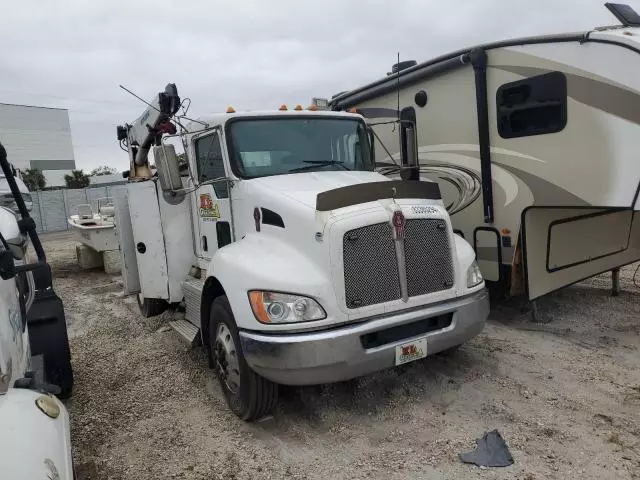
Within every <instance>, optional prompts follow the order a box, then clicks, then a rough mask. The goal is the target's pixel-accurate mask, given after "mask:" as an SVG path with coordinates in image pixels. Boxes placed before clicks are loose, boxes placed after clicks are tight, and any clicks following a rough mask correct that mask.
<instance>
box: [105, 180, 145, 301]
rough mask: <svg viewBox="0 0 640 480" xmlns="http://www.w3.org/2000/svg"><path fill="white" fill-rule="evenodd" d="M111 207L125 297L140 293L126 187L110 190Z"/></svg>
mask: <svg viewBox="0 0 640 480" xmlns="http://www.w3.org/2000/svg"><path fill="white" fill-rule="evenodd" d="M112 196H113V205H114V206H115V209H116V212H115V213H116V217H115V221H116V234H117V235H118V248H119V249H120V265H121V266H122V288H123V290H124V294H125V295H131V294H134V293H140V278H139V276H138V261H137V260H136V244H135V242H134V240H133V229H132V226H131V216H130V215H131V214H130V213H129V200H128V198H129V190H128V188H127V187H126V186H122V187H116V188H114V189H113V190H112Z"/></svg>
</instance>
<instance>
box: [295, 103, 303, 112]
mask: <svg viewBox="0 0 640 480" xmlns="http://www.w3.org/2000/svg"><path fill="white" fill-rule="evenodd" d="M294 110H297V111H298V112H299V111H300V110H302V105H300V104H298V105H296V108H294Z"/></svg>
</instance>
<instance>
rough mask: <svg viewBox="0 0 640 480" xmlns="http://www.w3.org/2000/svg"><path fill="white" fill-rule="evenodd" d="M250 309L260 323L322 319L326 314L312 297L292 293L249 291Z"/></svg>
mask: <svg viewBox="0 0 640 480" xmlns="http://www.w3.org/2000/svg"><path fill="white" fill-rule="evenodd" d="M249 303H251V309H252V310H253V314H254V315H255V316H256V318H257V319H258V321H259V322H261V323H294V322H308V321H310V320H322V319H323V318H326V317H327V314H326V313H325V311H324V310H323V309H322V307H321V306H320V304H319V303H318V302H316V301H315V300H314V299H313V298H309V297H304V296H302V295H296V294H293V293H278V292H264V291H261V290H252V291H250V292H249Z"/></svg>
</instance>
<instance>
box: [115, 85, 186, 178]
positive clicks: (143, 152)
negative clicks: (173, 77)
mask: <svg viewBox="0 0 640 480" xmlns="http://www.w3.org/2000/svg"><path fill="white" fill-rule="evenodd" d="M148 105H149V106H148V108H147V109H146V110H145V111H144V112H143V113H142V115H140V116H139V117H138V118H137V119H136V120H135V121H134V122H133V123H132V124H128V123H125V124H124V125H119V126H118V129H117V133H118V141H120V142H121V143H122V142H126V143H125V145H126V147H127V150H128V152H129V163H130V170H129V179H130V180H135V179H143V178H149V177H151V170H150V169H149V159H148V156H149V149H150V148H151V147H152V146H153V145H160V143H161V139H162V135H163V134H164V133H169V134H174V133H176V127H175V125H174V124H173V123H171V117H173V116H174V115H175V114H176V112H177V111H178V108H180V97H179V96H178V88H177V87H176V85H175V84H174V83H169V84H167V86H166V87H165V89H164V92H160V93H158V95H156V97H155V98H154V99H153V101H152V102H151V103H148Z"/></svg>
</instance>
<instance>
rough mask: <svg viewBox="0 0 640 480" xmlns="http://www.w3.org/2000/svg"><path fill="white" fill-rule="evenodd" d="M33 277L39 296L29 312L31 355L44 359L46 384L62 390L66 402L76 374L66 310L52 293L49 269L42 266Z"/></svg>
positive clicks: (47, 266)
mask: <svg viewBox="0 0 640 480" xmlns="http://www.w3.org/2000/svg"><path fill="white" fill-rule="evenodd" d="M33 275H34V280H35V285H36V293H35V298H34V301H33V304H32V305H31V308H30V309H29V311H28V312H27V325H28V328H29V344H30V346H31V355H32V356H37V355H42V357H43V361H44V381H45V382H48V383H52V384H54V385H57V386H58V387H60V390H61V393H60V395H59V396H60V397H61V398H67V397H69V396H71V392H72V390H73V370H72V368H71V352H70V351H69V338H68V336H67V323H66V319H65V315H64V307H63V305H62V301H61V300H60V298H59V297H58V296H57V295H56V293H55V292H54V291H53V286H52V282H51V269H50V268H49V265H41V266H40V267H39V268H38V269H37V270H34V271H33Z"/></svg>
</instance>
